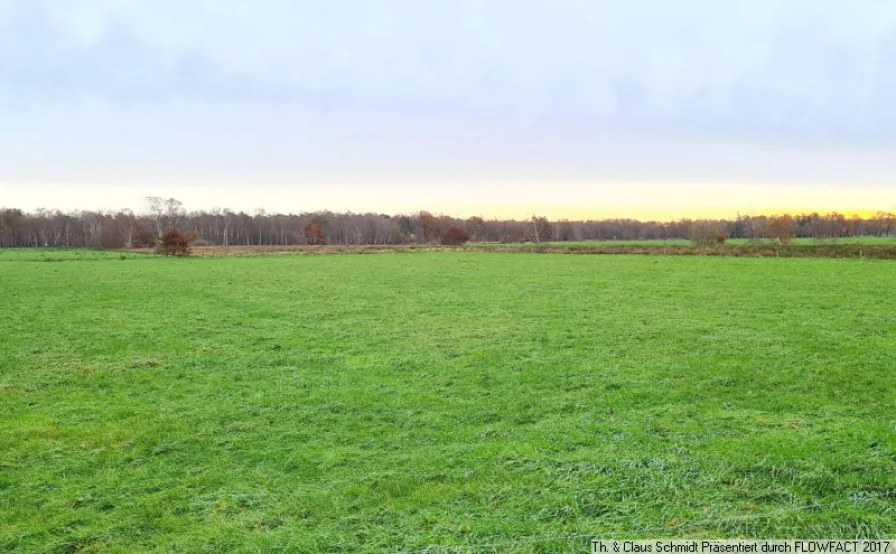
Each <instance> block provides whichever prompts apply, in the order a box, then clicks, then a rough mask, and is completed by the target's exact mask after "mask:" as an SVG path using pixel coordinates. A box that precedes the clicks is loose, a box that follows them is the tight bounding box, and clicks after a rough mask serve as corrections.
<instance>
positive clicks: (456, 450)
mask: <svg viewBox="0 0 896 554" xmlns="http://www.w3.org/2000/svg"><path fill="white" fill-rule="evenodd" d="M7 255H9V256H13V254H8V253H7V252H2V253H0V256H7ZM72 255H73V256H74V254H72ZM19 256H20V258H19V259H20V260H21V256H22V255H21V254H19ZM83 257H84V255H82V258H83ZM0 259H2V258H0ZM7 259H9V258H7ZM0 292H2V298H3V301H2V302H0V551H6V552H58V553H65V552H121V553H125V552H128V553H129V552H159V553H161V552H166V553H172V552H210V553H211V552H231V551H232V552H308V553H316V552H352V553H354V552H387V553H388V552H400V551H424V549H426V548H427V547H428V546H430V545H438V546H440V547H443V548H441V549H431V550H427V552H446V551H447V552H468V551H469V552H522V553H533V552H587V551H588V541H589V538H590V537H605V538H608V537H612V536H616V537H681V536H688V537H692V536H699V537H734V536H740V537H762V538H766V537H791V538H827V537H838V538H846V537H865V538H879V537H885V536H888V537H893V536H896V373H894V370H896V366H894V360H896V262H892V261H874V260H836V259H795V258H793V259H785V258H781V259H776V258H722V257H664V256H561V255H549V254H547V255H546V254H541V255H538V254H496V253H451V252H443V253H415V254H407V255H397V254H395V255H393V254H381V255H371V256H348V255H346V256H271V257H230V258H219V259H213V258H201V259H166V258H156V257H150V256H144V257H140V258H139V259H129V260H120V259H119V257H118V255H117V254H115V255H110V256H109V257H106V259H105V260H96V261H95V262H94V263H74V262H61V263H52V264H48V263H37V262H30V261H19V262H17V263H0ZM570 537H572V538H570ZM486 544H491V545H497V546H484V547H480V548H473V547H472V546H470V545H486ZM456 545H461V546H463V545H467V546H468V548H460V549H451V548H447V547H450V546H456Z"/></svg>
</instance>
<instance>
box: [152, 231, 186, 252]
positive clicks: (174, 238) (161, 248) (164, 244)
mask: <svg viewBox="0 0 896 554" xmlns="http://www.w3.org/2000/svg"><path fill="white" fill-rule="evenodd" d="M191 253H192V252H191V251H190V237H188V236H187V235H185V234H183V233H181V232H180V230H179V229H169V230H168V232H167V233H165V234H164V235H162V238H161V239H159V241H158V242H157V243H156V254H164V255H166V256H189V255H190V254H191Z"/></svg>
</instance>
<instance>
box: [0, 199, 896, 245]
mask: <svg viewBox="0 0 896 554" xmlns="http://www.w3.org/2000/svg"><path fill="white" fill-rule="evenodd" d="M175 228H176V229H180V230H181V231H182V232H183V233H184V234H186V235H187V236H189V237H190V241H191V244H192V245H194V246H203V245H223V246H228V245H233V246H236V245H240V246H252V245H269V246H287V245H306V244H336V245H389V244H415V243H437V242H443V241H444V239H445V238H446V237H453V236H454V234H456V233H457V231H451V233H449V230H450V229H461V230H463V231H464V232H465V233H466V235H467V236H468V237H469V239H470V240H472V241H474V242H551V241H557V242H560V241H585V240H614V239H615V240H671V239H687V240H693V241H695V242H704V241H705V242H710V241H713V240H716V241H721V242H724V240H727V239H728V238H735V239H752V240H762V239H780V240H782V241H785V240H787V239H789V238H793V237H812V238H818V239H836V238H840V237H850V236H887V237H888V236H891V235H893V234H896V215H894V213H892V212H883V211H881V212H878V213H877V214H876V215H874V216H871V217H866V218H863V217H858V216H851V217H848V216H845V215H843V214H841V213H837V212H833V213H827V214H818V213H810V214H798V215H784V216H782V215H777V216H768V215H749V216H738V217H737V218H735V219H687V218H686V219H680V220H677V221H641V220H637V219H593V220H575V221H573V220H566V219H561V220H556V221H548V220H547V219H546V218H544V217H537V216H533V217H532V218H530V219H525V220H514V219H494V218H493V219H484V218H482V217H470V218H457V217H452V216H449V215H435V214H432V213H430V212H427V211H421V212H418V213H414V214H397V215H390V214H376V213H363V214H361V213H350V212H348V213H337V212H330V211H318V212H310V213H297V214H295V213H290V214H282V213H267V212H265V211H264V210H257V211H255V212H253V213H251V214H250V213H246V212H243V211H240V212H234V211H231V210H227V209H214V210H210V211H205V210H199V211H187V210H185V209H184V206H183V204H182V203H181V202H180V201H178V200H176V199H173V198H168V199H163V198H155V197H153V198H149V199H147V206H146V210H145V211H144V212H142V213H135V212H133V211H130V210H120V211H117V212H101V211H77V212H62V211H58V210H46V209H39V210H36V211H34V212H25V211H23V210H19V209H12V208H2V209H0V247H92V248H109V249H116V248H148V247H152V246H154V245H155V244H156V243H157V241H158V239H159V238H160V237H162V236H163V235H164V234H165V233H166V232H167V231H168V230H170V229H175Z"/></svg>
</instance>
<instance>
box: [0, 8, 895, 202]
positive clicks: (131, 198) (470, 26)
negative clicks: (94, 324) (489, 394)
mask: <svg viewBox="0 0 896 554" xmlns="http://www.w3.org/2000/svg"><path fill="white" fill-rule="evenodd" d="M893 60H896V2H892V1H891V0H850V1H849V2H845V1H843V0H745V1H741V0H725V1H719V0H677V1H675V2H667V1H665V0H627V1H626V2H617V1H609V0H606V1H605V0H543V1H535V0H427V1H425V2H424V1H419V0H377V1H366V0H354V1H349V0H319V1H306V0H245V1H243V0H77V1H71V0H0V206H7V207H19V208H23V209H28V210H31V209H35V208H38V207H45V208H53V209H66V210H71V209H108V210H113V209H120V208H131V209H135V210H138V211H139V210H141V209H142V208H143V207H144V206H145V202H144V198H145V197H146V196H149V195H154V196H165V197H169V196H171V197H175V198H179V199H181V200H182V201H183V202H184V204H185V205H186V207H187V208H188V209H208V208H213V207H227V208H231V209H235V210H246V211H252V210H255V209H259V208H262V209H265V210H267V211H272V212H278V211H279V212H298V211H307V210H318V209H330V210H335V211H343V210H351V211H356V212H366V211H374V212H387V213H397V212H409V211H416V210H419V209H427V210H430V211H434V212H444V213H451V214H455V215H462V216H464V215H474V214H476V215H484V216H526V215H531V214H532V213H535V212H537V213H539V214H544V215H547V216H550V217H603V216H629V217H651V218H653V217H670V218H671V217H679V216H709V215H733V214H734V213H736V212H738V211H739V212H741V213H755V212H774V211H803V210H832V209H836V210H840V211H845V212H865V211H872V210H878V209H885V210H896V156H894V152H896V150H894V148H896V71H894V70H893Z"/></svg>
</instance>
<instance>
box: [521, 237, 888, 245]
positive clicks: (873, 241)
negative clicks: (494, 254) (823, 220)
mask: <svg viewBox="0 0 896 554" xmlns="http://www.w3.org/2000/svg"><path fill="white" fill-rule="evenodd" d="M548 244H549V245H550V246H556V247H567V248H576V247H578V248H589V247H594V246H692V245H693V244H694V243H693V242H692V241H690V240H688V239H668V240H661V239H644V240H621V239H620V240H583V241H558V242H549V243H548ZM725 244H726V245H728V246H748V245H764V244H776V243H775V241H772V240H769V239H761V240H758V241H754V240H750V239H742V238H731V239H728V240H727V241H726V242H725ZM792 244H794V245H798V246H833V245H851V244H858V245H867V246H894V245H896V236H892V237H871V236H862V237H844V238H838V239H814V238H795V239H793V242H792ZM505 246H517V247H527V246H532V243H522V242H518V243H509V244H507V245H505Z"/></svg>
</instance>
